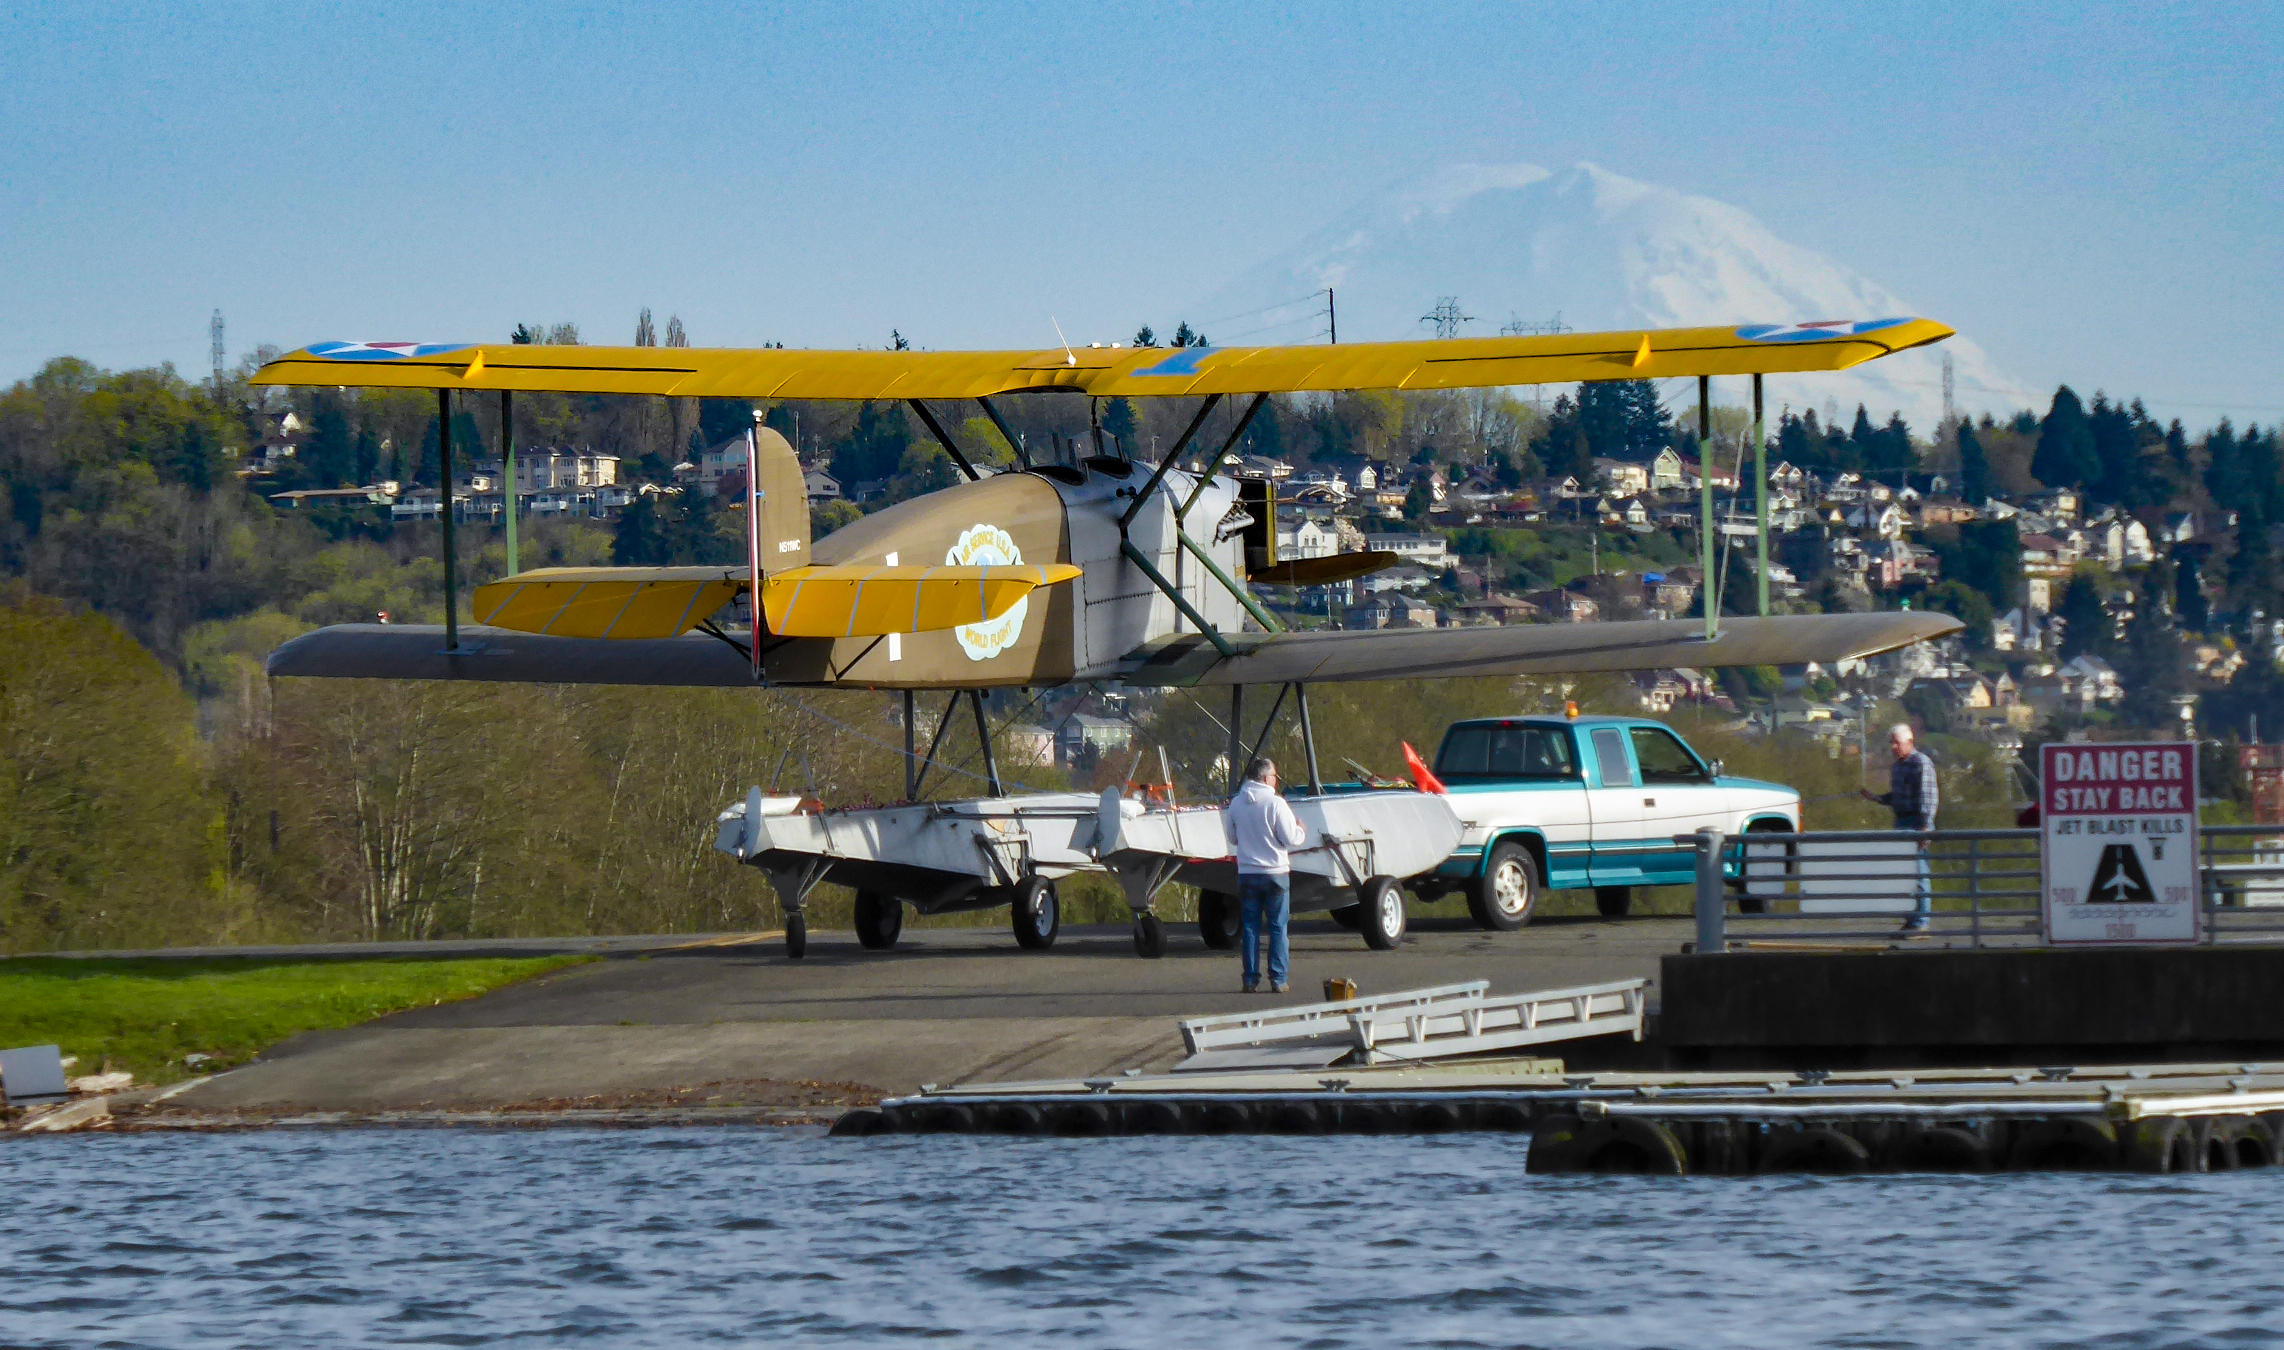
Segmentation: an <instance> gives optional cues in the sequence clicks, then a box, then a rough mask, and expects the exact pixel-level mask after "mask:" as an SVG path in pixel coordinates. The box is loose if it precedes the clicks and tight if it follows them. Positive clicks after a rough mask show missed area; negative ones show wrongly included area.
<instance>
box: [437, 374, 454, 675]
mask: <svg viewBox="0 0 2284 1350" xmlns="http://www.w3.org/2000/svg"><path fill="white" fill-rule="evenodd" d="M436 460H437V463H438V465H439V466H440V467H441V468H442V470H443V472H442V474H441V475H439V477H440V480H441V481H442V482H443V484H444V489H443V500H442V501H441V502H440V503H439V507H440V509H439V511H438V513H437V519H438V520H439V521H440V522H442V524H443V526H444V650H445V651H447V652H450V653H452V654H453V655H455V656H457V655H459V654H460V591H459V588H458V585H457V582H456V579H455V578H454V576H453V571H454V568H453V554H454V553H456V552H457V551H458V550H456V549H455V548H454V547H453V540H452V391H451V390H449V389H441V388H440V389H438V390H437V391H436Z"/></svg>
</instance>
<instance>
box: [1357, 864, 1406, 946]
mask: <svg viewBox="0 0 2284 1350" xmlns="http://www.w3.org/2000/svg"><path fill="white" fill-rule="evenodd" d="M1356 903H1357V909H1358V910H1359V911H1360V912H1361V913H1362V914H1363V916H1364V945H1365V946H1367V947H1370V948H1371V949H1372V950H1374V951H1376V952H1392V951H1394V950H1395V949H1396V948H1398V947H1401V946H1403V945H1404V888H1403V887H1401V886H1399V885H1397V884H1396V879H1395V878H1394V877H1373V878H1372V879H1370V880H1369V881H1366V882H1365V883H1364V884H1363V885H1361V886H1359V887H1357V888H1356Z"/></svg>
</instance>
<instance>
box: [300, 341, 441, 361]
mask: <svg viewBox="0 0 2284 1350" xmlns="http://www.w3.org/2000/svg"><path fill="white" fill-rule="evenodd" d="M475 345H476V344H475V343H472V342H312V343H310V344H309V354H310V355H311V356H322V357H324V358H325V359H326V360H328V361H401V360H404V359H405V358H406V357H413V356H442V355H444V354H445V353H446V352H464V351H466V350H468V349H469V348H470V347H473V346H475Z"/></svg>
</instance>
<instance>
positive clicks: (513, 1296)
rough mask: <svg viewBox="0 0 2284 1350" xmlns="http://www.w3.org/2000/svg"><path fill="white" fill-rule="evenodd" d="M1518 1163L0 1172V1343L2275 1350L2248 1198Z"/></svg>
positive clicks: (826, 1148)
mask: <svg viewBox="0 0 2284 1350" xmlns="http://www.w3.org/2000/svg"><path fill="white" fill-rule="evenodd" d="M1521 1156H1522V1155H1521V1151H1520V1150H1519V1149H1517V1148H1516V1147H1515V1146H1514V1143H1513V1141H1511V1140H1507V1139H1503V1138H1481V1137H1478V1138H1468V1137H1460V1136H1452V1137H1443V1138H1435V1139H1402V1138H1330V1139H1325V1138H1319V1139H1297V1138H1296V1139H1246V1140H1236V1139H1229V1140H1220V1139H1215V1140H1204V1139H1113V1140H1067V1141H1066V1140H1052V1139H992V1138H936V1139H887V1140H870V1141H844V1140H831V1139H825V1138H822V1137H819V1136H817V1135H815V1134H774V1133H760V1132H745V1131H729V1130H689V1131H673V1132H666V1131H658V1132H648V1133H638V1134H630V1133H626V1132H621V1131H615V1130H595V1131H585V1130H558V1131H548V1132H528V1131H501V1132H497V1133H487V1132H480V1131H420V1132H409V1131H408V1132H397V1131H374V1132H363V1133H347V1132H343V1133H325V1134H283V1133H280V1134H244V1135H199V1136H185V1137H180V1138H169V1137H163V1136H150V1135H143V1136H123V1137H111V1138H102V1137H87V1138H70V1139H50V1140H39V1141H23V1142H14V1143H11V1145H10V1146H9V1147H6V1148H0V1194H5V1195H7V1196H8V1197H9V1204H7V1205H6V1206H0V1252H4V1253H7V1254H8V1259H6V1260H4V1261H0V1342H5V1343H7V1344H9V1345H27V1346H67V1345H68V1346H79V1345H87V1344H99V1345H116V1346H125V1347H140V1346H168V1347H173V1346H203V1345H233V1346H236V1345H257V1346H269V1345H276V1346H287V1345H292V1346H301V1345H308V1344H326V1345H347V1346H368V1345H370V1346H379V1345H490V1344H499V1343H514V1342H529V1343H538V1344H569V1345H581V1346H590V1345H591V1346H610V1347H616V1346H650V1345H658V1346H682V1345H747V1344H753V1343H757V1342H761V1341H765V1340H772V1341H785V1342H790V1343H795V1344H803V1345H807V1344H818V1343H831V1342H839V1343H846V1344H876V1343H882V1342H898V1341H929V1342H935V1341H941V1342H946V1343H950V1344H955V1345H989V1346H991V1347H992V1350H1007V1347H1011V1346H1021V1345H1043V1344H1049V1343H1052V1344H1054V1345H1056V1346H1058V1347H1066V1346H1067V1347H1073V1348H1074V1350H1075V1348H1077V1347H1094V1346H1106V1347H1107V1346H1117V1347H1124V1346H1142V1345H1149V1346H1157V1345H1197V1344H1215V1345H1221V1344H1243V1345H1246V1346H1248V1347H1254V1346H1261V1347H1272V1346H1274V1347H1321V1348H1322V1350H1349V1348H1350V1347H1380V1346H1393V1345H1418V1346H1453V1347H1475V1346H1484V1347H1494V1346H1495V1347H1512V1346H1560V1347H1563V1350H1599V1348H1600V1347H1639V1346H1687V1347H1691V1350H1703V1348H1708V1347H1729V1346H1755V1347H1758V1346H1768V1345H1788V1346H1790V1345H1799V1346H1839V1347H1851V1348H1854V1347H1862V1348H1863V1350H1888V1348H1889V1347H1908V1346H1938V1345H1940V1346H1946V1347H1948V1346H1975V1345H1993V1346H1996V1345H2005V1346H2010V1347H2011V1346H2027V1347H2046V1346H2052V1347H2063V1346H2095V1347H2101V1348H2102V1350H2144V1347H2148V1348H2150V1350H2157V1348H2159V1347H2173V1346H2192V1345H2196V1346H2204V1345H2218V1346H2225V1347H2230V1350H2236V1348H2237V1347H2248V1348H2249V1347H2265V1346H2279V1347H2284V1229H2280V1228H2279V1226H2278V1225H2276V1224H2275V1223H2274V1222H2273V1220H2272V1218H2271V1216H2270V1215H2271V1211H2272V1210H2273V1209H2274V1208H2275V1206H2276V1205H2277V1203H2278V1201H2279V1200H2284V1170H2277V1171H2261V1172H2243V1173H2234V1174H2226V1175H2214V1176H2201V1177H2102V1176H1996V1177H1941V1176H1913V1177H1870V1178H1801V1177H1782V1178H1774V1177H1772V1178H1767V1179H1759V1180H1751V1179H1748V1180H1721V1179H1700V1178H1684V1179H1680V1180H1664V1181H1660V1180H1654V1179H1646V1178H1623V1177H1609V1178H1596V1177H1531V1176H1526V1175H1524V1174H1523V1172H1522V1170H1521V1166H1520V1164H1521ZM154 1177H165V1178H169V1181H168V1183H167V1184H166V1185H165V1186H164V1187H158V1186H153V1185H151V1184H150V1180H149V1179H150V1178H154ZM183 1177H199V1178H206V1179H207V1180H205V1181H202V1182H201V1183H199V1184H197V1185H185V1184H183V1183H182V1182H181V1181H180V1180H179V1178H183Z"/></svg>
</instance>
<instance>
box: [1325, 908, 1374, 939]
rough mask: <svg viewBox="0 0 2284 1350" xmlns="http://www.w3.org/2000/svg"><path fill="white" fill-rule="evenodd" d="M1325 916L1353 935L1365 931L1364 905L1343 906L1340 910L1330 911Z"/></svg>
mask: <svg viewBox="0 0 2284 1350" xmlns="http://www.w3.org/2000/svg"><path fill="white" fill-rule="evenodd" d="M1324 916H1325V917H1326V918H1328V919H1330V920H1332V921H1333V922H1334V923H1337V924H1339V925H1340V926H1341V927H1343V928H1345V929H1347V930H1348V931H1349V932H1351V933H1359V932H1362V931H1363V930H1364V907H1363V906H1362V905H1342V906H1341V907H1340V908H1338V909H1328V910H1326V911H1325V913H1324Z"/></svg>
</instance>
